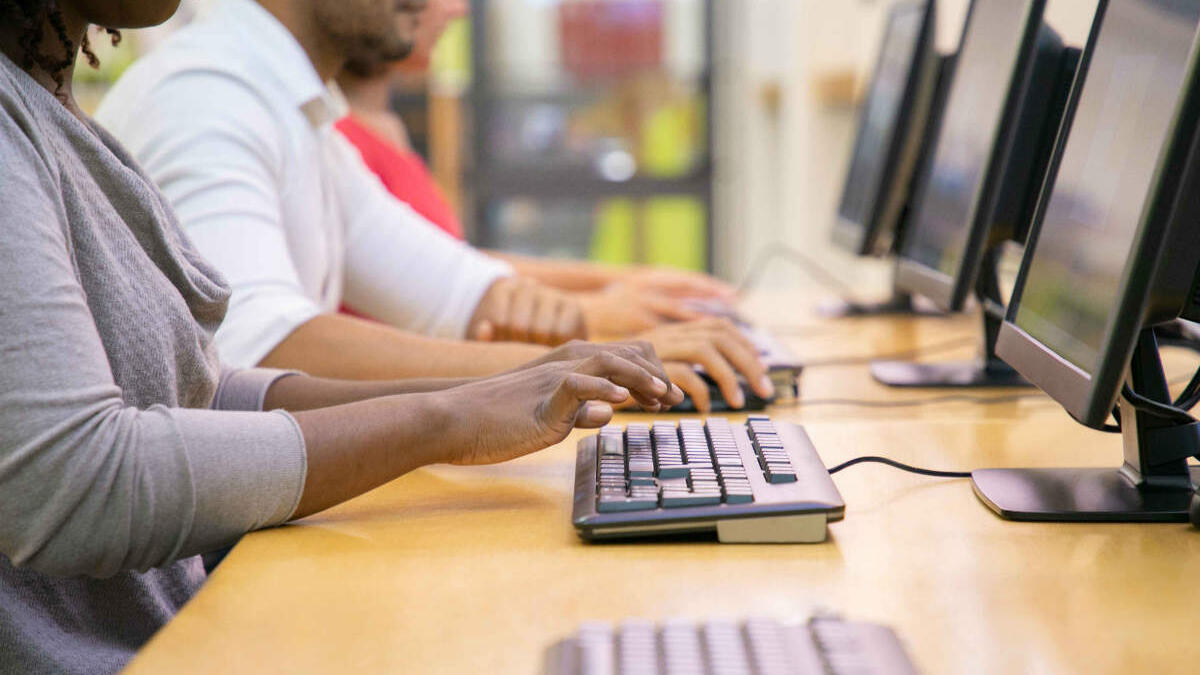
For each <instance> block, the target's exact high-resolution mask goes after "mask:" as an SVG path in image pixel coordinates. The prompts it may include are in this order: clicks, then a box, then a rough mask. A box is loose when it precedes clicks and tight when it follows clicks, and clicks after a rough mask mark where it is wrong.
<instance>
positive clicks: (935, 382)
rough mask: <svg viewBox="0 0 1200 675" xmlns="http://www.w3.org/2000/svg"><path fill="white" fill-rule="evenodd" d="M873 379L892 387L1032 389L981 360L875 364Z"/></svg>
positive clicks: (1007, 371) (1009, 372)
mask: <svg viewBox="0 0 1200 675" xmlns="http://www.w3.org/2000/svg"><path fill="white" fill-rule="evenodd" d="M871 377H873V378H875V381H876V382H879V383H880V384H885V385H887V386H889V387H959V388H975V387H1032V386H1033V385H1031V384H1030V383H1029V382H1028V381H1027V380H1026V379H1025V378H1023V377H1021V376H1020V374H1018V373H1017V371H1015V370H1012V369H1011V368H988V367H986V366H985V365H984V364H983V363H981V362H980V361H979V359H972V360H970V361H947V362H942V363H913V362H912V361H873V362H871Z"/></svg>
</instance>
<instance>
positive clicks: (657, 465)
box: [572, 416, 845, 542]
mask: <svg viewBox="0 0 1200 675" xmlns="http://www.w3.org/2000/svg"><path fill="white" fill-rule="evenodd" d="M844 511H845V505H844V504H843V502H842V498H841V495H840V494H839V493H838V491H837V487H836V486H834V484H833V481H832V480H831V479H830V477H829V472H828V471H826V469H825V465H824V464H823V463H822V462H821V459H820V457H818V456H817V453H816V450H815V449H813V446H812V443H811V442H810V441H809V439H808V435H807V434H805V433H804V430H803V429H802V428H800V427H798V426H796V425H792V424H779V425H776V424H775V423H774V422H772V421H771V420H770V419H769V418H767V417H762V416H753V417H750V418H749V419H747V420H746V423H745V424H744V425H743V424H737V425H735V424H730V422H729V421H728V420H726V419H724V418H721V417H711V418H709V419H708V420H707V421H702V420H699V419H684V420H681V421H680V422H679V423H678V424H675V423H674V422H671V421H667V420H659V421H656V422H654V424H652V425H647V424H630V425H628V426H627V427H626V428H625V429H621V428H620V427H617V426H607V427H604V428H603V429H601V430H600V433H599V434H597V435H595V436H591V437H588V438H585V439H583V440H582V441H580V444H579V452H578V457H577V461H576V467H575V504H574V511H573V514H572V518H573V520H574V523H575V527H576V528H577V529H578V531H579V533H580V535H581V536H583V537H584V538H586V539H604V538H624V537H634V536H644V535H662V534H681V533H691V532H714V531H715V532H716V534H717V538H718V539H719V540H720V541H724V542H817V541H824V539H825V537H826V527H825V526H826V523H827V522H829V521H831V520H840V519H841V517H842V515H843V513H844Z"/></svg>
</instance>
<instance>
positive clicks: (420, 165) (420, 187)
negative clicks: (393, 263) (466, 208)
mask: <svg viewBox="0 0 1200 675" xmlns="http://www.w3.org/2000/svg"><path fill="white" fill-rule="evenodd" d="M337 130H338V131H340V132H341V133H342V135H343V136H345V137H346V140H348V141H350V142H351V143H352V144H353V145H354V147H356V148H358V151H359V152H360V153H361V154H362V156H363V160H364V161H365V162H366V164H367V167H368V168H370V169H371V171H372V172H373V173H374V174H375V175H376V176H379V180H381V181H383V185H384V187H386V188H387V189H388V192H391V193H392V194H393V195H395V197H396V198H397V199H399V200H400V201H402V202H404V203H406V204H408V205H409V206H411V207H412V208H413V210H414V211H416V212H417V213H419V214H421V215H422V216H424V217H425V218H426V219H427V220H429V222H431V223H433V224H434V225H437V226H438V227H440V228H442V229H443V230H445V231H446V232H447V233H449V234H450V235H451V236H453V237H454V238H455V239H459V240H461V239H463V227H462V221H460V220H459V219H458V216H457V215H456V214H455V213H454V209H453V208H452V207H451V206H450V203H449V202H447V201H446V197H445V195H443V194H442V191H441V189H440V188H438V186H437V183H435V182H434V181H433V176H432V175H431V174H430V173H429V168H428V167H426V166H425V160H423V159H421V156H420V155H418V154H417V153H415V152H412V151H411V150H406V149H404V148H400V147H397V146H396V145H394V144H392V143H391V142H389V141H387V140H386V139H384V138H382V137H380V136H379V135H378V134H376V133H375V132H374V131H371V130H370V129H368V128H367V126H366V125H365V124H363V123H362V122H359V121H358V120H357V119H355V118H354V116H353V115H348V116H346V117H344V118H342V119H341V120H340V121H339V122H338V123H337Z"/></svg>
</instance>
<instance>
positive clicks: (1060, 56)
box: [872, 0, 1098, 387]
mask: <svg viewBox="0 0 1200 675" xmlns="http://www.w3.org/2000/svg"><path fill="white" fill-rule="evenodd" d="M1068 1H1069V0H1059V2H1068ZM1097 2H1098V0H1092V1H1091V2H1087V1H1080V0H1074V1H1073V2H1070V4H1066V5H1062V6H1063V7H1067V8H1069V9H1070V11H1067V12H1062V11H1059V12H1056V14H1055V15H1056V16H1058V15H1063V14H1066V15H1068V16H1071V17H1072V18H1074V19H1075V21H1074V22H1073V23H1080V19H1082V23H1084V24H1085V25H1086V26H1088V27H1090V25H1091V20H1092V19H1093V18H1094V16H1095V11H1096V5H1097ZM1045 9H1046V0H1017V1H1014V0H974V2H972V3H971V6H970V9H969V10H968V16H967V21H966V24H965V27H964V29H963V37H962V42H961V47H960V48H959V54H958V60H957V63H956V67H955V72H954V77H953V80H952V82H951V84H950V88H949V93H948V95H947V100H946V107H945V110H944V111H943V113H942V118H941V120H940V123H939V126H938V129H937V132H936V134H935V137H934V140H933V143H934V146H933V148H932V150H931V152H932V156H931V159H930V161H929V162H928V166H927V167H924V173H923V175H922V176H921V184H920V187H919V188H918V192H917V195H916V197H915V201H914V207H913V212H912V214H911V217H910V221H909V223H908V226H907V230H906V232H905V236H904V241H903V242H902V245H901V248H900V257H899V262H898V266H897V274H896V283H897V285H898V286H899V287H900V288H901V289H903V290H906V291H909V292H911V293H915V294H918V295H922V296H925V297H927V298H929V299H931V300H932V301H933V302H934V303H936V304H937V305H938V306H940V307H941V308H943V309H946V310H948V311H958V310H960V309H962V307H963V304H964V302H965V301H966V299H967V297H968V295H969V294H971V293H972V292H974V295H975V297H976V299H977V300H978V302H979V305H980V308H981V315H982V319H983V324H984V325H983V330H982V332H981V338H982V343H983V344H982V349H981V352H982V354H981V356H980V358H977V359H974V360H971V361H968V362H955V363H946V364H914V363H908V362H897V361H886V362H877V363H875V364H872V374H873V375H874V376H875V378H876V379H877V380H879V381H880V382H883V383H884V384H889V385H894V386H941V387H944V386H1018V385H1023V386H1027V383H1026V382H1025V381H1024V380H1023V379H1022V378H1020V377H1019V376H1018V375H1017V374H1016V373H1015V372H1014V371H1013V370H1012V369H1011V368H1009V367H1008V366H1007V365H1006V364H1004V363H1003V362H1002V361H1000V360H999V359H998V358H996V356H995V339H996V336H997V335H998V333H999V326H1000V324H1001V322H1002V321H1003V316H1004V299H1003V297H1002V294H1001V291H1000V285H999V281H998V277H997V263H998V261H999V258H1000V254H1001V252H1002V248H1001V245H1002V244H1003V243H1004V242H1009V241H1015V242H1018V243H1019V242H1021V241H1023V239H1024V236H1025V232H1026V229H1027V226H1028V223H1029V221H1030V219H1031V218H1032V214H1033V209H1034V205H1035V204H1036V197H1037V194H1038V190H1039V189H1040V187H1041V182H1042V177H1043V176H1044V173H1045V167H1046V164H1047V162H1048V161H1049V156H1050V149H1051V148H1052V147H1053V145H1054V139H1055V137H1056V135H1057V133H1058V129H1059V124H1060V122H1061V119H1062V111H1063V109H1064V108H1065V105H1066V99H1067V94H1068V92H1069V91H1070V84H1071V82H1072V80H1073V78H1074V76H1075V69H1076V67H1077V65H1078V61H1079V54H1080V52H1081V51H1082V47H1083V44H1084V42H1085V41H1086V39H1087V33H1086V31H1085V32H1084V33H1083V34H1082V35H1081V36H1080V37H1079V38H1078V39H1077V41H1076V44H1067V43H1065V42H1064V40H1063V37H1062V36H1061V35H1060V33H1059V31H1058V30H1057V29H1056V27H1055V25H1053V24H1051V23H1050V22H1049V21H1048V17H1047V16H1046V15H1045Z"/></svg>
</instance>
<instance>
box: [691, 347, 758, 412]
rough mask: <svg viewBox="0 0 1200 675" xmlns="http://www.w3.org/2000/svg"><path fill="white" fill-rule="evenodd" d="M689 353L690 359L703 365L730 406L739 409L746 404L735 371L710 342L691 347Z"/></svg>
mask: <svg viewBox="0 0 1200 675" xmlns="http://www.w3.org/2000/svg"><path fill="white" fill-rule="evenodd" d="M706 342H707V341H706ZM690 354H691V360H692V361H694V362H695V363H697V364H699V365H701V366H703V367H704V371H705V372H706V373H708V376H709V377H711V378H712V380H713V382H715V383H716V384H717V389H720V390H721V396H723V397H724V398H725V402H726V403H728V404H729V405H730V407H732V408H737V409H741V408H742V407H744V406H745V405H746V395H745V394H744V393H742V385H741V383H740V382H738V376H737V372H735V371H734V369H733V366H731V365H729V362H728V361H726V360H725V357H724V356H721V353H720V352H719V351H717V348H716V347H715V346H713V344H712V343H711V342H707V344H704V345H703V346H700V347H697V348H695V349H693V350H692V351H691V352H690Z"/></svg>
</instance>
